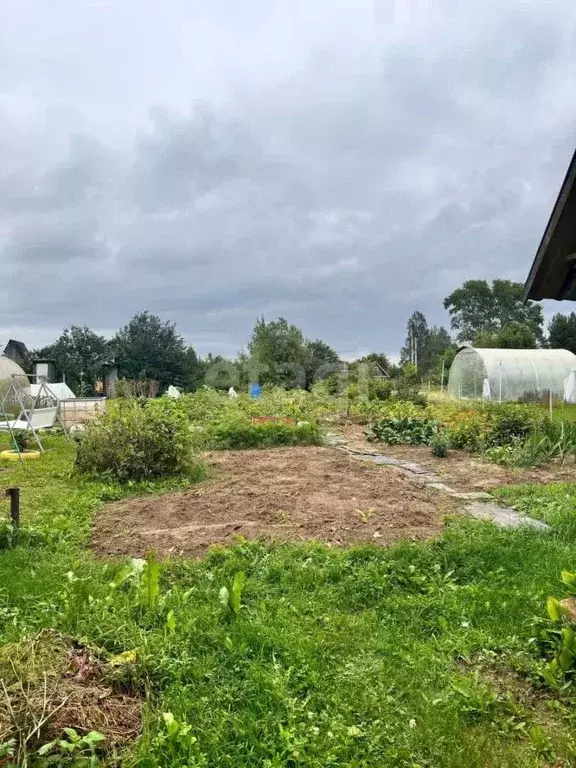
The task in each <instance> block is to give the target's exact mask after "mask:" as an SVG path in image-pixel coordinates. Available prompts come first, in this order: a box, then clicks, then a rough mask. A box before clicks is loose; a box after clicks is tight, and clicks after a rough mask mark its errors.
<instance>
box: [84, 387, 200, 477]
mask: <svg viewBox="0 0 576 768" xmlns="http://www.w3.org/2000/svg"><path fill="white" fill-rule="evenodd" d="M193 446H194V443H193V435H192V432H191V430H190V427H189V425H188V424H187V422H186V421H185V420H183V419H182V418H181V417H180V416H179V414H178V413H176V412H170V410H169V409H163V410H160V409H158V408H156V407H154V402H153V401H152V402H146V401H142V402H141V401H136V402H135V401H125V402H122V401H118V402H117V403H113V404H110V405H109V407H108V408H107V409H106V411H105V413H104V414H102V416H101V417H99V419H98V420H97V421H94V422H91V423H89V424H87V425H86V429H85V431H84V433H83V434H82V438H81V440H79V442H78V449H77V454H76V468H77V469H78V471H79V472H82V473H84V474H87V475H92V476H94V477H98V478H110V479H112V480H119V481H121V482H127V481H134V480H136V481H138V480H149V479H154V478H161V477H169V476H172V475H189V474H193V475H194V476H195V477H199V476H201V473H202V466H201V463H200V461H199V459H198V458H194V456H193V452H192V451H193Z"/></svg>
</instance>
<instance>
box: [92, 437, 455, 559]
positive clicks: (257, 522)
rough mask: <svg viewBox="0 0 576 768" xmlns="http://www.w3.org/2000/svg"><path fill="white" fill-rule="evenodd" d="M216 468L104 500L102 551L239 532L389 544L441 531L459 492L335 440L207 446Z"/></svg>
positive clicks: (186, 550) (178, 544) (198, 546)
mask: <svg viewBox="0 0 576 768" xmlns="http://www.w3.org/2000/svg"><path fill="white" fill-rule="evenodd" d="M208 463H209V465H210V466H211V467H212V471H213V473H214V478H213V479H212V480H210V481H208V482H205V483H203V484H201V485H199V486H195V487H194V489H191V490H189V491H186V492H184V493H175V494H169V495H166V496H161V497H155V498H149V497H147V498H137V499H133V500H129V501H123V502H117V503H114V504H110V505H107V506H106V507H104V508H103V509H102V510H101V512H100V514H99V515H98V517H97V520H96V524H95V527H94V531H93V546H94V548H95V550H96V551H97V552H98V553H100V554H107V555H120V554H128V555H143V554H144V553H145V552H147V551H148V550H151V549H152V550H154V551H156V552H157V553H159V554H161V555H163V556H167V555H172V554H186V555H192V556H200V555H202V554H204V553H205V552H206V550H207V549H208V548H209V547H210V546H211V545H213V544H224V545H226V544H231V543H233V541H234V539H235V537H237V536H243V537H245V538H256V537H265V538H271V539H276V540H285V541H303V540H316V541H322V542H326V543H328V544H330V545H332V546H342V545H347V544H354V543H360V542H371V543H376V544H390V543H393V542H397V541H399V540H401V539H410V540H413V541H416V540H420V539H424V538H427V537H430V536H433V535H434V534H436V533H437V532H438V531H439V530H440V529H441V527H442V518H443V515H444V514H446V513H449V512H454V511H456V506H455V505H454V503H453V502H452V501H450V500H447V499H444V498H440V497H439V495H438V494H437V493H435V492H434V491H431V490H428V489H426V488H420V487H418V486H416V485H415V484H414V483H412V482H411V481H410V480H409V479H408V478H407V477H405V476H403V475H402V474H401V473H399V472H397V471H396V470H394V469H391V468H386V467H374V466H372V465H369V464H366V463H362V462H360V461H359V460H358V459H355V458H353V457H351V456H349V455H347V454H345V453H342V452H339V451H335V450H333V449H330V448H316V447H311V448H277V449H270V450H260V451H226V452H221V453H220V452H218V453H213V454H210V455H209V456H208Z"/></svg>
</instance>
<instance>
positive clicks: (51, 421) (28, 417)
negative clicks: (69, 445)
mask: <svg viewBox="0 0 576 768" xmlns="http://www.w3.org/2000/svg"><path fill="white" fill-rule="evenodd" d="M43 393H45V397H46V399H52V401H53V402H54V400H56V404H55V405H48V406H46V405H44V404H43V403H42V404H41V401H40V397H41V396H42V394H43ZM10 394H12V395H13V396H14V399H15V400H16V402H17V403H18V405H19V406H20V407H19V412H18V416H17V418H15V419H9V418H8V417H7V413H6V409H5V405H4V403H5V402H6V401H7V399H8V396H9V395H10ZM0 408H1V415H2V416H3V417H4V419H3V420H2V421H0V432H9V433H10V435H11V437H12V441H13V442H14V432H30V433H31V434H32V435H33V437H34V440H35V441H36V443H37V445H38V448H39V449H40V451H41V452H42V453H43V452H44V446H43V445H42V441H41V439H40V436H39V434H38V431H39V430H44V429H51V428H52V427H54V426H55V425H56V424H57V423H58V424H59V425H60V426H61V427H62V430H63V432H64V434H65V435H66V436H68V433H67V431H66V429H65V428H64V425H63V424H62V420H61V418H60V414H59V402H58V400H57V399H56V398H55V397H54V395H53V394H52V393H51V392H50V390H49V389H48V387H47V386H46V384H45V383H44V382H43V383H42V384H41V386H40V389H39V391H38V393H37V394H36V396H35V397H34V398H33V404H32V407H31V408H26V407H25V405H24V401H23V393H22V391H21V389H20V388H19V387H17V386H15V384H14V383H12V384H11V385H10V388H9V390H8V392H7V393H6V395H5V396H4V398H2V402H1V404H0ZM14 445H15V446H16V443H14Z"/></svg>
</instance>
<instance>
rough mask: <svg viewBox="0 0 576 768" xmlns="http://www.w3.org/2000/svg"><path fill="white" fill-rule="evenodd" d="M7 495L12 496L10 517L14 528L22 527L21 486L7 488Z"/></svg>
mask: <svg viewBox="0 0 576 768" xmlns="http://www.w3.org/2000/svg"><path fill="white" fill-rule="evenodd" d="M6 496H8V497H9V498H10V519H11V520H12V525H13V526H14V530H15V531H17V530H18V528H20V488H17V487H16V486H14V487H12V488H6Z"/></svg>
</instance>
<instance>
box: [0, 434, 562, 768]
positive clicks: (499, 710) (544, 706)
mask: <svg viewBox="0 0 576 768" xmlns="http://www.w3.org/2000/svg"><path fill="white" fill-rule="evenodd" d="M46 442H47V444H48V447H49V448H50V449H51V450H50V451H49V452H48V453H46V454H45V455H44V456H43V457H42V459H41V460H39V461H37V462H31V463H30V464H27V465H25V466H24V467H19V466H18V465H10V466H9V470H8V472H6V473H2V474H1V475H0V479H1V481H2V484H3V485H4V486H7V485H14V484H16V485H20V486H21V488H22V518H23V524H24V532H23V535H22V541H21V543H19V544H18V545H16V546H14V547H13V548H11V549H4V550H3V551H2V552H1V553H0V632H1V636H0V640H1V642H2V643H7V642H14V641H19V640H20V639H22V638H23V637H25V636H27V635H31V634H34V633H35V632H37V631H38V630H40V629H41V628H43V627H55V628H57V629H59V630H60V631H61V632H63V633H67V634H70V635H72V636H73V637H75V638H77V639H79V640H80V641H82V642H88V643H90V644H91V645H93V646H95V647H98V648H101V649H102V650H103V653H106V654H118V653H121V652H124V651H129V650H136V651H137V661H136V663H135V664H133V665H128V666H126V667H125V668H124V669H123V670H122V671H121V673H120V674H121V675H122V676H123V677H124V680H125V683H126V684H128V683H129V684H130V685H132V686H135V687H136V688H138V689H139V690H142V691H143V692H145V694H146V698H145V719H144V730H143V734H142V737H141V739H140V740H139V741H138V742H137V743H135V744H133V745H130V747H129V748H128V749H127V752H126V755H125V759H124V762H123V765H124V766H133V765H134V766H135V765H138V766H143V767H145V768H147V767H150V768H151V767H152V766H160V767H163V766H166V768H168V766H171V767H172V766H206V768H207V767H208V766H210V768H212V766H215V767H217V768H238V767H239V766H242V768H252V767H253V768H256V767H258V768H280V767H281V766H282V768H284V766H289V767H292V768H297V766H303V767H304V766H305V767H306V768H321V767H322V768H324V766H346V767H348V766H354V767H355V768H364V767H365V768H368V767H370V768H388V767H390V768H418V767H420V768H461V767H462V766H467V768H487V767H492V766H493V767H494V768H532V766H534V767H536V766H552V765H572V764H575V761H576V744H575V739H574V735H575V730H574V727H575V717H576V715H575V714H574V707H573V704H574V697H573V694H572V691H571V689H567V690H566V691H565V692H563V693H562V694H560V695H557V694H553V693H552V692H550V691H547V690H546V689H545V688H540V687H539V685H538V682H537V681H538V679H539V678H538V671H539V669H540V668H541V665H542V663H543V659H542V658H541V657H540V655H539V651H538V649H537V648H536V647H535V645H534V644H533V643H532V642H531V638H532V637H533V634H534V617H543V616H544V615H545V602H546V598H547V597H548V595H550V594H560V593H561V589H560V586H559V579H558V577H559V573H560V571H561V570H562V569H574V565H575V563H576V527H573V526H571V525H570V524H568V523H569V519H570V515H571V514H572V513H571V511H570V510H571V509H573V508H574V504H573V502H574V499H575V497H576V490H575V488H574V486H560V487H554V486H547V487H545V488H540V489H538V491H537V492H536V491H534V490H533V489H530V488H528V487H526V488H520V489H513V490H507V491H504V492H503V495H504V496H505V497H506V498H507V500H509V501H510V503H515V504H517V505H518V506H519V507H521V508H525V509H527V511H530V512H531V514H533V515H536V511H535V510H536V508H539V509H540V510H543V509H545V510H546V511H541V514H540V516H542V517H543V518H544V519H547V520H549V522H550V523H551V524H552V525H553V526H554V530H553V532H552V533H551V534H546V535H542V534H540V533H538V532H535V531H533V530H531V529H530V530H516V531H502V530H499V529H496V528H494V527H492V526H490V525H489V524H481V523H477V522H473V521H465V520H453V521H451V522H450V523H449V525H448V527H447V530H446V532H445V533H444V535H442V536H441V537H440V538H438V539H436V540H434V541H431V542H428V543H425V544H410V543H405V544H403V545H400V546H398V547H395V548H393V549H384V548H381V547H377V546H367V547H357V548H353V549H342V550H338V549H329V548H327V547H324V546H320V545H314V544H303V545H301V546H294V545H288V544H276V545H270V544H268V545H265V544H263V543H259V542H252V543H246V542H243V541H239V542H238V544H237V545H236V546H235V547H233V548H231V549H227V550H224V549H218V550H214V551H212V552H211V553H210V555H209V556H208V557H207V558H206V559H204V560H203V561H199V562H190V561H184V560H174V561H171V562H168V563H166V564H165V565H163V566H162V569H161V574H160V577H161V578H160V592H159V597H158V599H157V600H155V601H153V602H154V604H153V605H152V607H144V606H143V605H142V601H141V599H140V593H139V590H138V588H137V587H136V586H135V585H130V584H127V585H125V586H124V587H122V588H117V589H115V588H112V587H111V586H110V582H111V581H112V579H113V577H114V574H115V573H116V572H117V571H118V569H119V567H120V565H121V564H120V563H110V562H104V561H100V560H97V559H96V558H94V557H93V556H92V555H91V554H90V551H89V549H88V547H87V541H88V538H89V530H90V520H91V517H92V514H93V512H94V510H95V509H96V508H97V506H98V505H99V504H100V503H101V502H102V501H103V500H106V499H111V498H112V499H113V498H120V497H121V496H122V495H123V494H125V493H140V492H161V491H164V490H168V489H170V488H172V487H174V484H175V481H171V482H169V483H163V484H162V483H156V484H146V485H145V486H130V487H129V488H125V489H122V488H120V487H119V486H113V485H102V484H97V483H92V482H88V481H85V480H82V481H80V480H78V478H76V477H75V476H73V475H71V472H70V470H71V465H72V455H73V446H72V445H71V444H69V443H66V442H65V441H63V440H62V439H60V438H52V439H48V440H47V441H46ZM383 471H386V470H383ZM546 500H548V502H549V507H548V506H546V504H544V501H546ZM548 502H547V503H548ZM6 508H7V505H6ZM69 572H73V573H74V577H73V578H72V579H71V578H70V576H69V575H67V574H69ZM238 572H243V573H244V574H245V575H246V586H245V589H244V591H243V593H242V597H241V607H240V609H239V611H238V613H237V614H236V613H235V612H234V611H231V610H229V609H227V608H225V607H224V606H223V605H222V603H221V601H220V598H219V594H220V590H221V588H222V587H223V586H228V587H230V585H231V583H232V582H233V579H234V576H235V575H236V574H237V573H238ZM166 712H171V713H172V714H173V716H174V717H175V718H176V720H177V721H178V723H180V728H179V729H178V728H176V730H175V731H174V733H173V735H172V736H169V735H168V733H167V730H166V726H165V722H164V718H163V716H162V715H163V713H166ZM536 724H539V725H540V727H541V736H542V738H538V737H537V736H536V735H535V734H538V733H539V732H537V731H532V736H530V735H529V732H530V729H531V728H533V726H535V725H536ZM187 726H189V729H188V727H187ZM561 761H564V762H561Z"/></svg>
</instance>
